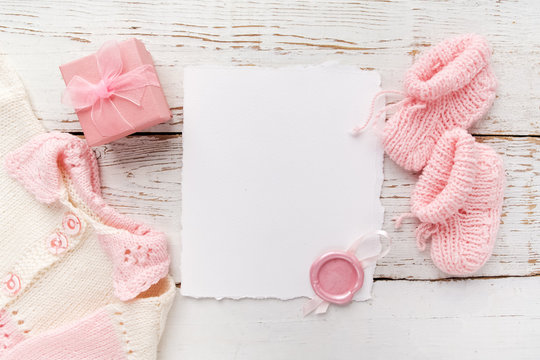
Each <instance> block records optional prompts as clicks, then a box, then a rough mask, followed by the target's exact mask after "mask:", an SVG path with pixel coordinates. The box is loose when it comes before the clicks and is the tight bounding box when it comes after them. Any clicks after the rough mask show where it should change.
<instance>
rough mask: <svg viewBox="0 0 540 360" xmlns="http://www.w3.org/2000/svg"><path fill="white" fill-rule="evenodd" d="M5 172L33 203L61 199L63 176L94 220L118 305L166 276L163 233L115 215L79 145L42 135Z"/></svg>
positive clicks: (11, 158)
mask: <svg viewBox="0 0 540 360" xmlns="http://www.w3.org/2000/svg"><path fill="white" fill-rule="evenodd" d="M5 165H6V170H7V171H8V173H9V174H10V175H11V176H12V177H14V178H15V179H17V180H18V181H19V182H20V183H21V184H22V185H23V186H24V187H25V188H26V190H28V191H29V192H30V193H32V194H34V195H35V197H36V198H37V200H39V201H41V202H44V203H46V204H52V203H54V202H56V201H59V200H61V198H62V197H63V196H67V194H66V193H67V192H69V190H70V189H66V188H65V186H64V180H63V178H64V177H65V178H66V179H67V182H68V183H69V184H71V186H72V187H73V193H72V194H71V196H74V197H77V198H78V199H80V201H81V202H82V204H80V206H82V207H83V208H85V209H87V211H88V212H89V214H88V218H89V219H92V218H95V219H96V220H95V223H96V231H97V232H98V237H99V241H100V243H101V246H102V247H103V249H104V250H105V252H106V253H107V254H108V255H109V257H110V259H111V261H112V262H113V264H114V273H113V281H114V288H115V295H116V296H117V297H118V298H119V299H120V300H123V301H127V300H130V299H133V298H134V297H135V296H137V295H138V294H139V293H141V292H143V291H145V290H148V289H149V288H150V286H152V285H153V284H155V283H157V282H158V281H159V280H160V279H162V278H163V277H165V276H167V274H168V270H169V255H168V252H167V239H166V236H165V234H163V233H161V232H157V231H155V230H153V229H151V228H150V227H148V226H146V225H144V224H140V223H137V222H135V221H133V220H131V219H130V218H129V217H127V216H124V215H122V214H120V213H118V212H117V211H116V210H115V209H114V208H112V207H111V206H109V205H108V204H107V203H106V202H105V201H104V200H103V198H102V197H101V187H100V181H99V170H98V165H97V161H96V158H95V156H94V153H93V152H92V150H91V149H90V148H89V147H88V145H87V144H86V142H85V141H83V140H80V139H78V138H77V137H75V136H73V135H70V134H61V133H54V132H53V133H46V134H40V135H37V136H35V137H33V138H32V139H31V140H30V141H29V142H28V143H26V144H25V145H24V146H22V147H21V148H19V149H17V150H15V151H14V152H12V153H10V154H8V155H7V156H6V159H5Z"/></svg>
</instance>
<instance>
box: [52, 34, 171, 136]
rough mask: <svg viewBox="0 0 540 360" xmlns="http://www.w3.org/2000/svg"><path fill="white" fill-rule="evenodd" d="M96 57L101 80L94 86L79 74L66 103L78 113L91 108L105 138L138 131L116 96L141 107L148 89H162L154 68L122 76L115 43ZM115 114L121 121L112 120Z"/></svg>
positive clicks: (141, 69)
mask: <svg viewBox="0 0 540 360" xmlns="http://www.w3.org/2000/svg"><path fill="white" fill-rule="evenodd" d="M96 58H97V66H98V71H99V75H100V78H101V80H100V81H99V82H97V83H95V84H94V83H91V82H89V81H88V80H86V79H83V78H82V77H80V76H78V75H75V76H74V77H73V78H72V79H71V80H70V81H69V83H68V85H67V88H66V91H65V93H64V96H63V98H62V102H64V103H70V104H71V105H72V106H73V107H74V108H75V110H76V111H80V110H84V109H88V108H90V109H91V112H90V117H91V120H92V123H93V124H94V126H95V127H96V129H97V131H98V132H99V133H100V135H102V136H110V135H114V134H116V133H118V132H119V131H122V130H123V129H126V128H125V127H126V126H127V129H132V130H134V129H135V128H134V126H133V125H132V124H131V123H130V122H129V121H128V120H127V119H125V118H124V116H122V113H121V112H120V110H118V108H117V107H116V105H115V104H114V102H113V101H112V97H113V96H117V97H120V98H123V99H125V100H128V101H129V102H131V103H133V104H135V105H137V106H141V100H142V97H143V95H144V91H145V87H146V86H160V84H159V80H158V78H157V75H156V73H155V70H154V67H153V66H152V65H150V64H145V65H141V66H138V67H136V68H135V69H133V70H131V71H128V72H125V73H122V70H123V63H122V57H121V55H120V48H119V46H118V43H117V42H115V41H111V42H107V43H105V44H104V45H103V46H102V47H101V48H100V49H99V51H98V52H97V54H96ZM113 114H116V118H117V119H118V120H119V121H118V120H115V118H111V117H112V116H115V115H113ZM119 124H120V125H119ZM122 126H123V128H122Z"/></svg>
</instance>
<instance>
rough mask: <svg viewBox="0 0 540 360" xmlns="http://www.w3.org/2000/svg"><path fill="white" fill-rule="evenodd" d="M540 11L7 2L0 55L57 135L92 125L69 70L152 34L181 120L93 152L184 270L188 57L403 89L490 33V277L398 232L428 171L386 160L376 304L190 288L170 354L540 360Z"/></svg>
mask: <svg viewBox="0 0 540 360" xmlns="http://www.w3.org/2000/svg"><path fill="white" fill-rule="evenodd" d="M539 18H540V2H538V1H536V0H521V1H490V0H475V1H470V0H456V1H426V0H409V1H398V0H394V1H392V0H389V1H356V0H351V1H340V0H326V1H318V0H297V1H290V0H268V1H267V0H228V1H204V2H203V1H197V0H175V1H154V0H137V1H128V0H93V1H90V0H85V1H76V0H71V1H64V0H41V1H34V0H3V1H2V2H1V4H0V54H5V55H8V57H9V58H10V60H11V63H12V64H13V65H14V67H15V68H16V70H17V71H18V73H19V75H20V76H21V78H22V80H23V82H24V83H25V85H26V87H27V89H28V91H29V94H30V97H31V100H32V103H33V107H34V109H35V111H36V113H37V115H38V117H39V118H40V120H41V121H42V122H43V123H44V125H45V126H46V127H47V128H48V129H49V130H59V131H70V132H80V126H79V123H78V121H77V118H76V116H75V114H74V113H73V111H71V110H70V109H69V108H68V107H65V106H63V105H61V104H60V101H59V99H60V96H61V92H62V89H63V88H64V83H63V81H62V79H61V77H60V72H59V70H58V65H60V64H62V63H65V62H67V61H70V60H73V59H76V58H78V57H81V56H83V55H87V54H89V53H91V52H94V51H95V50H97V49H98V48H99V46H100V45H101V44H102V43H103V42H104V41H106V40H109V39H120V38H128V37H133V36H134V37H138V38H140V39H141V40H143V41H144V42H145V44H146V45H147V48H148V49H149V51H150V52H151V53H152V55H153V57H154V60H155V63H156V68H157V71H158V74H159V76H160V79H161V82H162V84H163V88H164V91H165V94H166V96H167V99H168V101H169V105H170V107H171V109H172V112H173V119H172V121H170V122H169V123H166V124H161V125H158V126H156V127H154V128H152V129H149V130H148V131H149V132H151V133H159V134H156V135H146V136H141V135H135V136H131V137H128V138H125V139H121V140H119V141H117V142H114V143H112V144H108V145H105V146H101V147H98V148H96V149H95V152H96V154H97V156H98V158H99V163H100V165H101V169H102V177H103V192H104V194H105V197H106V198H107V200H108V201H109V202H110V203H111V204H112V205H114V206H115V207H117V208H118V209H119V210H120V211H122V212H124V213H126V214H129V215H132V216H133V217H135V218H137V219H139V220H144V221H146V222H148V223H150V224H152V225H154V226H155V227H157V228H159V229H162V230H164V231H165V232H166V233H167V234H168V235H169V236H170V244H171V246H172V253H173V254H174V266H173V271H174V272H175V273H176V275H178V271H177V267H178V262H177V260H178V258H179V256H178V255H179V251H180V248H179V247H180V246H179V244H180V240H181V239H180V216H181V192H180V184H181V165H182V144H181V142H182V138H181V131H182V117H183V90H182V80H183V68H184V67H185V66H188V65H199V64H220V65H235V66H273V67H274V66H287V65H296V64H319V63H322V62H326V61H337V62H341V63H344V64H354V65H357V66H359V67H361V68H364V69H373V70H377V71H379V72H380V73H381V76H382V79H383V88H385V89H400V88H401V85H402V78H403V74H404V71H405V70H406V69H407V68H408V67H409V66H410V65H411V64H412V63H413V61H414V60H415V59H416V58H417V57H418V56H419V55H420V54H421V53H422V51H425V50H427V49H428V48H429V47H430V46H432V45H434V44H436V43H437V42H439V41H441V40H442V39H444V38H446V37H448V36H451V35H454V34H460V33H464V32H478V33H480V34H483V35H484V36H486V38H487V39H488V40H489V42H490V43H491V45H492V47H493V68H494V71H495V73H496V75H497V78H498V80H499V88H498V91H497V99H496V101H495V104H494V106H493V108H492V109H491V111H490V113H489V114H488V115H487V116H486V118H485V119H483V120H482V121H480V122H479V123H478V124H477V125H476V126H475V127H474V128H473V129H471V131H472V132H473V133H475V134H477V135H479V136H477V140H478V141H481V142H485V143H488V144H490V145H492V146H493V147H494V148H495V149H496V150H497V151H498V152H499V153H500V154H501V155H503V157H504V161H505V167H506V174H507V187H506V190H505V200H504V209H503V216H502V224H501V228H500V231H499V236H498V240H497V245H496V247H495V250H494V255H493V256H492V258H491V259H490V261H489V262H488V264H486V266H485V267H484V268H483V269H482V270H481V271H480V272H479V273H478V274H476V276H477V277H478V278H475V279H469V280H459V281H454V280H447V279H444V277H445V276H444V274H442V273H439V272H438V271H437V270H436V268H435V267H434V266H433V265H432V263H431V261H430V259H429V254H428V253H420V252H419V251H418V250H417V249H416V247H415V241H414V238H413V235H412V232H413V230H414V222H413V221H410V222H407V223H406V224H405V225H404V226H403V228H402V229H401V230H399V231H395V230H394V229H393V226H392V225H393V224H392V221H391V219H392V218H393V217H394V216H397V215H400V214H401V213H403V212H407V211H408V204H409V201H410V194H411V192H412V189H413V186H414V183H415V181H416V177H415V176H413V175H411V174H409V173H407V172H405V171H403V170H401V169H399V168H398V167H397V166H396V165H395V164H394V163H393V162H392V161H390V160H388V159H386V161H385V165H384V166H385V181H384V184H383V189H382V203H383V205H384V206H385V208H386V214H385V229H386V230H388V231H389V232H390V233H391V235H392V236H393V237H394V239H395V245H394V248H393V250H392V252H391V253H390V254H389V255H388V256H387V257H386V258H384V259H383V260H382V261H381V263H380V266H378V268H377V273H376V277H377V278H378V279H379V280H377V281H376V283H375V286H374V298H373V300H371V301H369V302H366V303H358V304H354V305H353V306H349V307H345V308H339V309H338V308H331V309H330V312H329V313H328V314H327V315H326V316H323V317H309V318H306V319H303V318H301V317H300V307H301V305H302V303H303V301H304V300H301V299H297V300H292V301H275V300H266V301H254V300H241V301H230V300H225V301H215V300H193V299H189V298H182V297H180V296H179V297H177V299H176V303H175V306H174V307H173V310H172V313H171V315H170V316H169V320H168V325H167V329H166V331H165V338H164V342H163V344H162V346H161V351H160V360H169V359H178V358H181V359H187V360H189V359H196V360H204V359H216V358H219V359H224V360H227V359H270V358H271V359H273V360H275V359H290V358H300V359H304V358H309V359H314V360H318V359H321V360H322V359H352V358H360V357H366V358H374V359H389V358H398V359H400V358H415V359H433V358H437V359H464V358H466V359H472V358H478V359H485V358H490V359H500V358H502V359H508V358H519V359H537V358H538V353H539V352H540V345H539V343H538V338H539V336H540V333H539V329H540V323H539V321H540V312H539V310H540V303H539V300H538V299H540V286H539V285H540V277H539V275H540V211H539V210H538V209H540V207H539V203H540V194H539V192H540V60H539V59H540V37H539V36H538V34H539V33H540V22H539V21H538V19H539ZM360 121H362V119H359V122H360ZM485 277H497V279H492V278H485ZM499 277H501V278H499ZM503 277H509V278H503Z"/></svg>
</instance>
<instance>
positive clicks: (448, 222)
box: [411, 129, 504, 276]
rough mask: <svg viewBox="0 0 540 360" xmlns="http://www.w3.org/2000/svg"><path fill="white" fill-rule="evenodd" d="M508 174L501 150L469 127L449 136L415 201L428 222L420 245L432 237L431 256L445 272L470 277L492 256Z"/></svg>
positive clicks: (424, 176)
mask: <svg viewBox="0 0 540 360" xmlns="http://www.w3.org/2000/svg"><path fill="white" fill-rule="evenodd" d="M503 186H504V170H503V165H502V160H501V158H500V156H499V155H497V154H496V153H495V151H494V150H493V149H492V148H491V147H489V146H487V145H485V144H480V143H476V142H475V140H474V138H473V137H472V136H471V135H470V134H468V133H467V132H466V131H465V130H464V129H454V130H450V131H447V132H446V133H444V134H443V136H442V137H441V139H440V140H439V142H438V143H437V145H436V147H435V149H434V150H433V154H432V155H431V158H430V159H429V162H428V164H427V165H426V167H425V169H424V171H423V172H422V175H420V179H419V180H418V183H417V185H416V187H415V189H414V192H413V195H412V198H411V212H412V214H413V215H414V216H415V217H417V218H418V219H419V220H420V221H421V222H422V223H421V224H420V225H419V226H418V228H417V229H416V237H417V244H418V247H419V248H420V250H424V249H425V246H426V242H427V241H428V239H429V238H430V237H431V258H432V260H433V262H434V263H435V265H436V266H437V267H438V268H439V269H440V270H442V271H443V272H445V273H447V274H451V275H460V276H462V275H468V274H471V273H474V272H475V271H477V270H478V269H480V268H481V267H482V266H483V265H484V263H485V262H486V261H487V260H488V258H489V257H490V256H491V252H492V250H493V245H494V242H495V237H496V235H497V230H498V227H499V222H500V216H501V207H502V201H503Z"/></svg>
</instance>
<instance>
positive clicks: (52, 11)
mask: <svg viewBox="0 0 540 360" xmlns="http://www.w3.org/2000/svg"><path fill="white" fill-rule="evenodd" d="M539 16H540V5H539V3H538V2H537V1H536V0H523V1H487V0H486V1H469V0H458V1H433V2H428V1H420V0H418V1H348V2H344V1H338V0H330V1H315V0H312V1H306V0H304V1H289V0H272V1H266V0H257V1H252V0H236V1H205V2H200V1H196V0H190V1H167V2H158V3H156V2H155V1H153V0H142V1H129V2H127V1H119V0H115V1H110V0H94V1H61V0H56V1H51V0H47V1H39V2H36V1H32V0H15V1H13V0H12V1H10V0H4V1H2V5H1V6H0V18H1V19H2V22H1V24H0V53H5V54H8V55H9V56H10V57H11V58H12V61H13V63H14V64H15V66H16V68H17V70H18V71H19V73H20V75H21V76H22V77H23V79H24V81H25V83H26V85H27V87H28V89H29V92H30V95H31V98H32V101H33V103H34V106H35V108H36V112H37V114H38V116H39V117H40V118H41V119H42V120H43V121H44V123H45V125H46V126H47V128H49V129H51V130H64V131H80V127H79V124H78V122H77V119H76V116H75V115H74V114H73V112H72V111H70V109H69V108H67V107H64V106H62V105H61V104H60V102H59V98H60V93H61V89H63V87H64V85H63V82H62V80H61V77H60V73H59V71H58V65H59V64H62V63H64V62H67V61H70V60H73V59H76V58H78V57H81V56H83V55H86V54H89V53H91V52H94V51H95V50H97V49H98V47H99V46H100V45H101V44H102V43H103V42H104V41H105V40H107V39H111V38H115V39H118V38H127V37H132V36H136V37H138V38H140V39H142V40H143V41H144V42H145V43H146V45H147V47H148V49H149V50H150V52H151V53H152V54H153V56H154V60H155V62H156V65H157V70H158V73H159V76H160V78H161V81H162V83H163V87H164V90H165V94H166V96H167V98H168V100H169V104H170V106H171V108H172V111H173V114H174V118H173V120H172V121H171V122H170V123H167V124H163V125H159V126H156V127H154V128H153V129H151V131H159V132H180V131H181V128H182V127H181V123H182V106H183V101H182V99H183V93H182V77H183V72H182V70H183V67H185V66H186V65H192V64H231V65H238V66H253V65H263V66H285V65H291V64H317V63H321V62H325V61H339V62H342V63H346V64H355V65H358V66H359V67H362V68H366V69H377V70H378V71H380V72H381V74H382V78H383V87H384V88H386V89H400V87H401V80H402V77H403V73H404V71H405V70H406V69H407V68H408V67H409V66H410V65H411V63H412V62H413V61H414V59H415V57H417V56H419V54H420V53H421V52H422V51H424V50H426V49H427V48H428V47H429V46H431V45H433V44H435V43H437V42H439V41H440V40H442V39H444V38H446V37H448V36H451V35H454V34H460V33H464V32H478V33H481V34H484V35H485V36H486V37H487V38H488V40H489V41H490V43H491V44H492V47H493V51H494V53H493V66H494V70H495V73H496V75H497V77H498V79H499V82H500V86H499V89H498V97H497V101H496V102H495V105H494V107H493V109H492V110H491V112H490V113H489V114H488V116H487V118H486V119H485V120H484V121H482V122H480V123H479V124H478V125H477V126H476V127H475V128H474V129H473V132H475V133H477V134H486V135H489V134H514V135H516V134H520V135H540V121H539V118H540V108H539V105H538V104H539V100H540V76H539V74H540V62H539V61H538V59H539V58H540V39H539V37H538V36H537V34H538V33H540V22H539V21H538V18H539Z"/></svg>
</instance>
